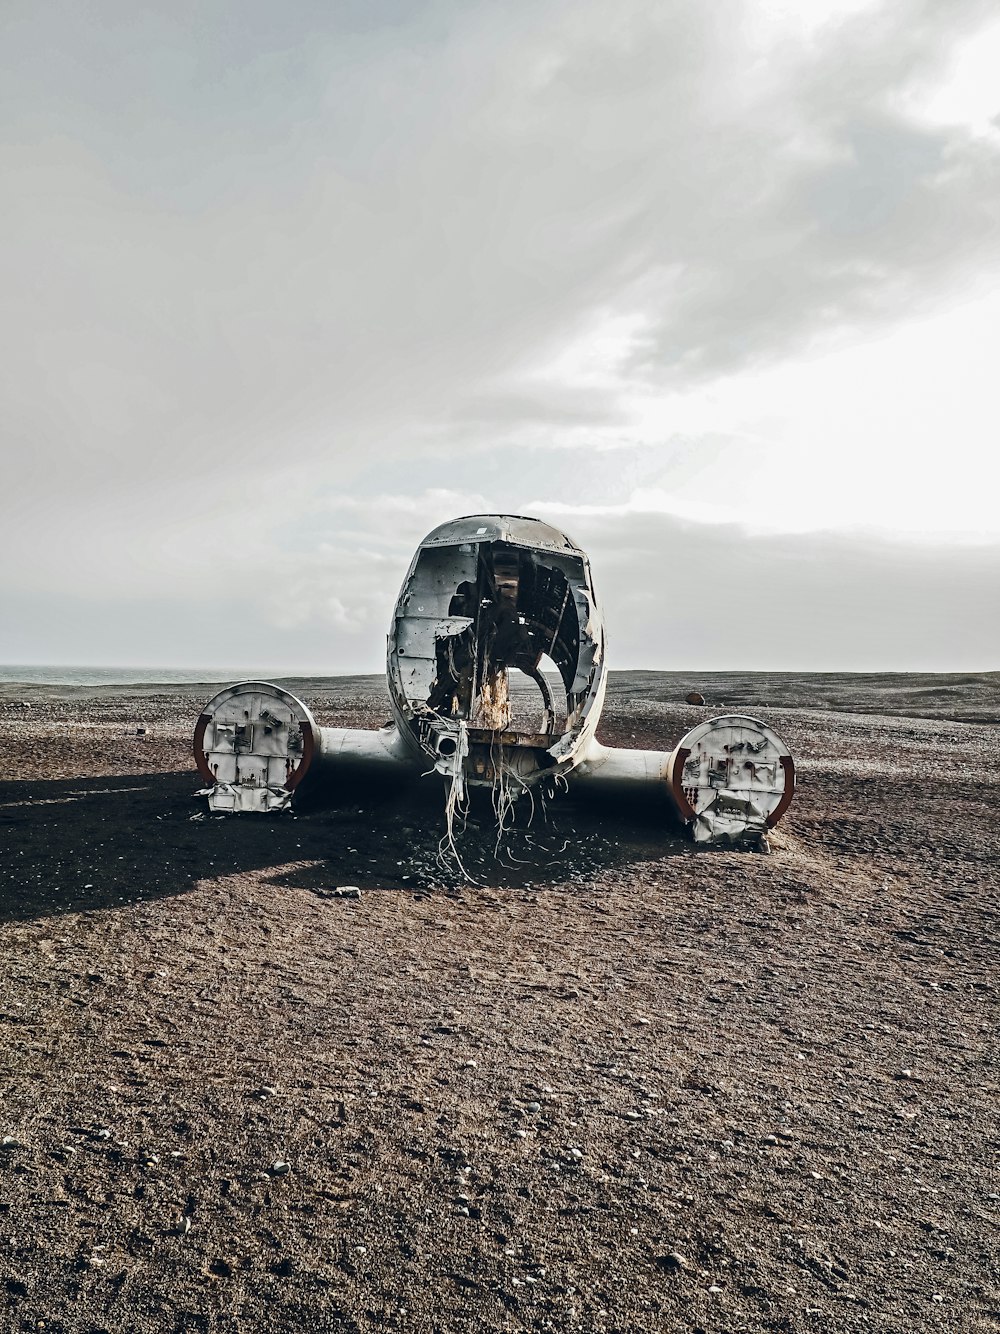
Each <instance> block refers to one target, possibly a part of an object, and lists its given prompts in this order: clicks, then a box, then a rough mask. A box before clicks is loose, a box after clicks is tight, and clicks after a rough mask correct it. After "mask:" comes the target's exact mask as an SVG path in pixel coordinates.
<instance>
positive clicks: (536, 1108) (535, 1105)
mask: <svg viewBox="0 0 1000 1334" xmlns="http://www.w3.org/2000/svg"><path fill="white" fill-rule="evenodd" d="M524 1110H525V1111H526V1112H532V1113H534V1112H540V1111H541V1110H542V1104H541V1103H540V1102H526V1103H525V1104H524Z"/></svg>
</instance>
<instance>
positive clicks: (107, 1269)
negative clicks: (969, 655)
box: [0, 673, 1000, 1334]
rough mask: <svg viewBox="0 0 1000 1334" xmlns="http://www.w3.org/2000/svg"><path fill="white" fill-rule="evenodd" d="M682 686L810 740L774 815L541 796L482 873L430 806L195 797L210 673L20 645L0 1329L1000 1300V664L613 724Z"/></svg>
mask: <svg viewBox="0 0 1000 1334" xmlns="http://www.w3.org/2000/svg"><path fill="white" fill-rule="evenodd" d="M692 687H695V688H699V689H701V690H702V691H703V692H704V693H705V695H706V696H707V697H708V699H709V704H710V706H717V707H718V708H726V709H730V708H743V709H746V710H748V711H750V712H754V711H756V712H760V713H763V714H764V715H765V716H766V717H767V718H768V719H769V720H770V721H771V722H772V723H773V724H774V725H775V726H776V728H777V729H778V731H779V732H781V733H782V735H784V736H785V738H786V740H787V741H788V742H789V743H790V744H791V746H792V748H793V751H794V752H795V754H796V757H797V760H798V766H799V778H800V788H799V792H798V795H797V797H796V801H795V803H794V804H793V806H792V808H791V810H790V812H789V814H788V816H787V817H786V820H785V822H784V823H783V824H782V826H781V829H780V833H779V835H778V836H777V837H776V839H775V844H776V846H775V851H774V854H773V855H772V856H770V857H760V856H754V855H750V854H740V853H713V854H694V853H693V852H692V851H691V850H690V849H689V848H688V847H687V845H686V844H684V843H683V842H681V841H680V840H678V839H677V837H676V836H675V834H674V833H673V831H671V830H670V828H669V826H668V825H666V824H665V823H660V822H659V821H652V822H651V821H650V819H649V817H648V816H647V817H645V818H643V819H642V820H640V819H639V818H638V814H637V815H636V818H635V819H628V818H626V817H625V816H624V815H622V814H620V813H618V814H614V815H601V814H600V813H594V812H589V811H582V810H576V809H574V808H572V807H570V806H565V807H563V808H560V809H557V810H555V811H554V812H553V820H554V824H553V826H552V827H550V828H548V829H545V828H537V827H536V828H533V831H531V833H530V837H531V838H533V839H534V843H533V844H531V843H528V842H525V841H523V840H522V842H520V843H518V844H517V845H516V847H515V849H514V851H515V853H516V855H517V856H518V857H525V858H527V857H530V858H531V859H532V860H531V861H530V864H529V865H527V866H525V865H520V864H517V865H505V866H494V868H493V874H492V875H491V876H490V878H489V879H486V877H485V876H484V874H482V872H483V871H484V870H487V869H489V867H490V865H491V863H490V861H489V859H488V858H487V856H486V851H487V843H486V839H485V833H484V831H482V830H481V831H479V833H477V832H476V831H475V830H473V831H471V833H470V836H469V838H468V840H467V845H466V846H467V850H468V852H469V855H470V861H471V862H473V863H474V867H475V869H477V870H478V871H479V872H480V874H478V875H477V879H479V880H480V881H484V883H480V884H478V885H475V886H472V885H467V884H466V885H463V884H461V883H457V884H453V883H452V882H450V881H449V880H448V878H447V877H442V876H440V875H437V876H436V875H435V873H434V871H433V850H434V847H435V844H436V841H437V837H438V834H439V832H440V830H439V828H438V825H439V823H440V813H439V810H438V809H437V808H436V807H435V806H434V805H433V804H427V803H413V802H410V801H407V800H404V799H401V798H398V797H395V798H392V799H388V798H384V799H381V800H379V799H376V798H372V797H368V796H365V795H364V794H358V793H350V794H344V795H343V799H342V802H341V804H340V805H339V806H337V807H335V808H333V809H326V810H324V809H320V808H314V809H311V810H309V811H307V812H304V813H302V814H300V815H299V816H298V817H296V818H276V819H264V820H254V819H251V818H250V817H244V818H242V819H226V818H218V819H210V818H197V819H196V818H192V817H194V816H201V814H202V808H201V806H200V805H199V803H198V802H196V801H194V800H193V799H192V793H193V791H194V789H195V788H196V786H197V785H198V780H197V777H196V775H195V774H194V773H193V770H192V766H191V761H190V758H189V734H190V730H191V726H192V723H193V719H194V716H195V715H196V713H197V712H198V710H199V708H200V706H201V704H202V703H203V702H204V698H205V697H207V695H209V694H211V693H213V689H212V688H207V689H206V690H205V691H204V692H201V691H199V690H197V689H196V688H192V687H183V688H143V689H141V690H139V689H133V690H127V689H123V688H120V687H115V688H111V687H105V688H102V689H98V688H79V689H76V690H72V689H64V690H60V689H59V688H55V687H37V686H36V687H17V686H14V687H5V688H4V689H3V692H2V694H0V765H2V769H0V776H2V781H0V945H2V965H3V966H2V975H0V1063H2V1069H3V1075H2V1079H0V1140H2V1141H3V1143H2V1146H0V1329H3V1330H7V1329H9V1330H12V1331H13V1330H17V1331H20V1330H36V1329H41V1328H44V1329H45V1330H47V1331H49V1332H50V1334H51V1332H52V1331H64V1332H65V1334H70V1332H72V1334H78V1332H79V1334H99V1331H115V1332H116V1334H117V1332H118V1331H130V1332H131V1331H167V1334H175V1332H176V1334H180V1332H181V1331H209V1330H211V1331H216V1330H217V1331H220V1334H221V1332H222V1331H226V1332H227V1334H228V1332H230V1331H232V1332H234V1334H235V1331H281V1332H283V1331H292V1330H322V1331H366V1332H367V1331H372V1330H381V1329H388V1330H402V1331H405V1330H413V1331H417V1330H420V1331H430V1330H479V1331H481V1330H484V1329H486V1330H494V1329H496V1330H507V1329H511V1330H517V1329H531V1330H546V1329H548V1330H556V1331H562V1330H575V1329H579V1330H583V1331H591V1330H593V1331H621V1332H622V1334H624V1332H625V1331H671V1330H692V1331H693V1330H697V1329H702V1330H705V1331H707V1332H708V1334H720V1332H722V1331H733V1332H734V1334H735V1331H737V1330H746V1331H758V1330H780V1331H856V1330H865V1329H871V1330H885V1331H897V1330H898V1331H911V1330H928V1331H929V1330H976V1331H988V1330H1000V1279H998V1271H1000V1266H998V1255H1000V1240H998V1233H997V1222H998V1219H1000V1182H998V1180H997V1176H996V1173H995V1167H996V1143H997V1135H996V1130H997V1032H996V1014H997V1007H996V1001H997V990H996V989H997V985H998V977H997V960H998V954H1000V948H998V937H1000V922H998V897H1000V895H998V889H1000V884H998V881H1000V875H998V871H997V867H998V860H1000V858H998V833H1000V816H998V805H1000V802H998V797H1000V744H998V743H1000V727H998V725H997V720H998V719H1000V678H998V677H997V676H996V675H993V676H974V677H963V678H955V677H936V678H934V677H860V678H859V677H833V676H829V677H802V676H800V677H791V676H787V677H782V676H773V675H772V676H751V677H747V678H740V677H737V676H729V677H718V676H716V677H708V676H702V677H699V678H698V679H694V678H692V677H689V676H685V677H680V676H676V675H668V674H645V673H634V674H633V673H625V674H618V675H617V676H616V677H614V678H613V685H612V690H611V693H610V695H609V701H608V707H607V710H606V715H605V719H606V722H605V726H604V729H603V736H604V739H605V740H607V741H609V742H611V743H619V744H624V745H640V746H649V747H655V748H664V749H666V748H669V747H670V746H672V745H673V744H674V742H675V741H676V740H677V739H678V738H679V736H680V735H681V733H682V732H683V731H684V730H685V728H686V727H688V726H690V725H691V724H692V723H693V722H694V721H695V720H696V719H697V718H698V717H701V716H703V712H702V711H700V710H696V709H692V708H690V707H689V706H687V705H685V704H684V703H682V702H681V701H682V700H683V696H684V694H685V693H686V692H687V690H689V689H691V688H692ZM299 688H300V689H301V690H302V693H304V694H305V696H306V698H308V699H310V700H311V701H312V702H314V703H315V705H316V711H317V713H318V714H319V715H320V717H321V719H322V721H324V722H329V723H341V724H345V725H354V726H357V725H368V726H371V725H376V724H378V723H380V722H381V721H382V720H383V718H384V716H385V714H384V711H385V696H384V691H383V690H382V687H381V685H380V683H378V682H376V681H375V680H374V679H371V678H356V679H353V680H345V681H341V682H331V681H322V682H310V683H299ZM25 705H30V707H25ZM140 725H141V726H144V727H145V728H146V732H145V735H144V736H142V737H138V736H136V728H137V726H140ZM348 885H350V886H358V887H360V889H361V896H360V898H343V897H328V893H329V891H330V890H331V889H334V888H336V887H337V886H348Z"/></svg>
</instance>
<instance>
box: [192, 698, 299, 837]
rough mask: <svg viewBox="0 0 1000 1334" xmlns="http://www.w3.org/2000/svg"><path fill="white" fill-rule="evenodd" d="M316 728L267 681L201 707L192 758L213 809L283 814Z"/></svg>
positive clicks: (292, 701) (296, 704)
mask: <svg viewBox="0 0 1000 1334" xmlns="http://www.w3.org/2000/svg"><path fill="white" fill-rule="evenodd" d="M318 736H319V733H318V729H317V727H316V723H315V720H314V719H313V716H312V714H311V713H310V712H309V709H308V708H307V707H306V705H305V704H303V703H302V701H301V700H300V699H297V698H296V697H295V696H294V695H292V694H290V693H289V692H288V691H287V690H282V689H281V687H280V686H276V685H271V684H270V683H269V682H267V681H241V682H239V683H238V684H237V685H233V686H227V687H226V689H225V690H221V691H220V692H219V694H217V695H216V696H215V698H214V699H211V700H209V702H208V703H207V704H206V705H205V708H204V710H203V711H202V713H201V716H200V717H199V719H198V723H197V726H196V727H195V732H194V758H195V763H196V764H197V766H198V771H199V773H200V774H201V775H202V777H203V778H204V779H205V781H206V783H207V784H208V785H209V791H208V803H209V806H210V807H211V809H212V810H214V811H273V810H282V809H283V808H284V807H285V806H287V805H288V803H289V801H290V800H291V794H292V792H293V791H294V790H295V788H296V787H297V786H298V785H299V783H301V781H302V779H303V778H304V777H305V775H306V773H307V772H308V770H309V767H310V765H311V764H312V762H313V759H314V756H315V754H316V749H317V743H318Z"/></svg>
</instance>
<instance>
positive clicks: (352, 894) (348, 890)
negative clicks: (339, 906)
mask: <svg viewBox="0 0 1000 1334" xmlns="http://www.w3.org/2000/svg"><path fill="white" fill-rule="evenodd" d="M337 893H338V894H339V895H340V897H341V898H342V899H360V897H361V890H360V889H359V888H358V886H357V885H338V886H337Z"/></svg>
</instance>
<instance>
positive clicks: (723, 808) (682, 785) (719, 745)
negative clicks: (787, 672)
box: [667, 714, 795, 844]
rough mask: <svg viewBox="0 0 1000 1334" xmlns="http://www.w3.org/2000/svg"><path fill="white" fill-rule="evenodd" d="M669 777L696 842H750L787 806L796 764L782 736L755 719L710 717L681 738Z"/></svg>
mask: <svg viewBox="0 0 1000 1334" xmlns="http://www.w3.org/2000/svg"><path fill="white" fill-rule="evenodd" d="M667 780H668V782H669V784H670V789H671V792H672V793H673V797H674V801H675V803H676V805H677V809H678V811H679V812H680V815H681V818H682V819H683V820H684V821H685V822H686V824H687V825H688V826H689V828H690V830H691V833H692V835H693V837H694V840H695V842H696V843H721V844H725V843H731V844H741V843H753V842H755V841H759V840H760V839H761V838H762V837H764V836H765V834H766V832H767V830H768V829H771V828H773V827H774V825H776V824H777V822H778V821H779V820H780V819H781V817H782V815H784V813H785V811H786V810H787V809H788V806H789V803H790V802H791V800H792V794H793V792H794V790H795V765H794V762H793V760H792V757H791V754H790V752H789V750H788V747H787V746H786V745H785V743H784V742H783V741H782V740H781V738H780V737H779V736H778V735H777V733H776V732H774V731H773V730H772V729H771V728H770V727H768V726H767V725H766V724H765V723H762V722H761V721H760V719H758V718H749V717H746V716H745V715H742V714H724V715H722V716H721V717H718V718H709V719H708V720H707V721H705V722H703V723H699V724H698V726H697V727H694V728H692V729H691V731H690V732H688V734H687V735H686V736H685V737H684V738H683V739H682V740H681V742H680V743H679V745H678V746H677V747H676V749H675V750H674V751H673V753H672V754H671V756H670V759H669V761H668V764H667Z"/></svg>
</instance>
